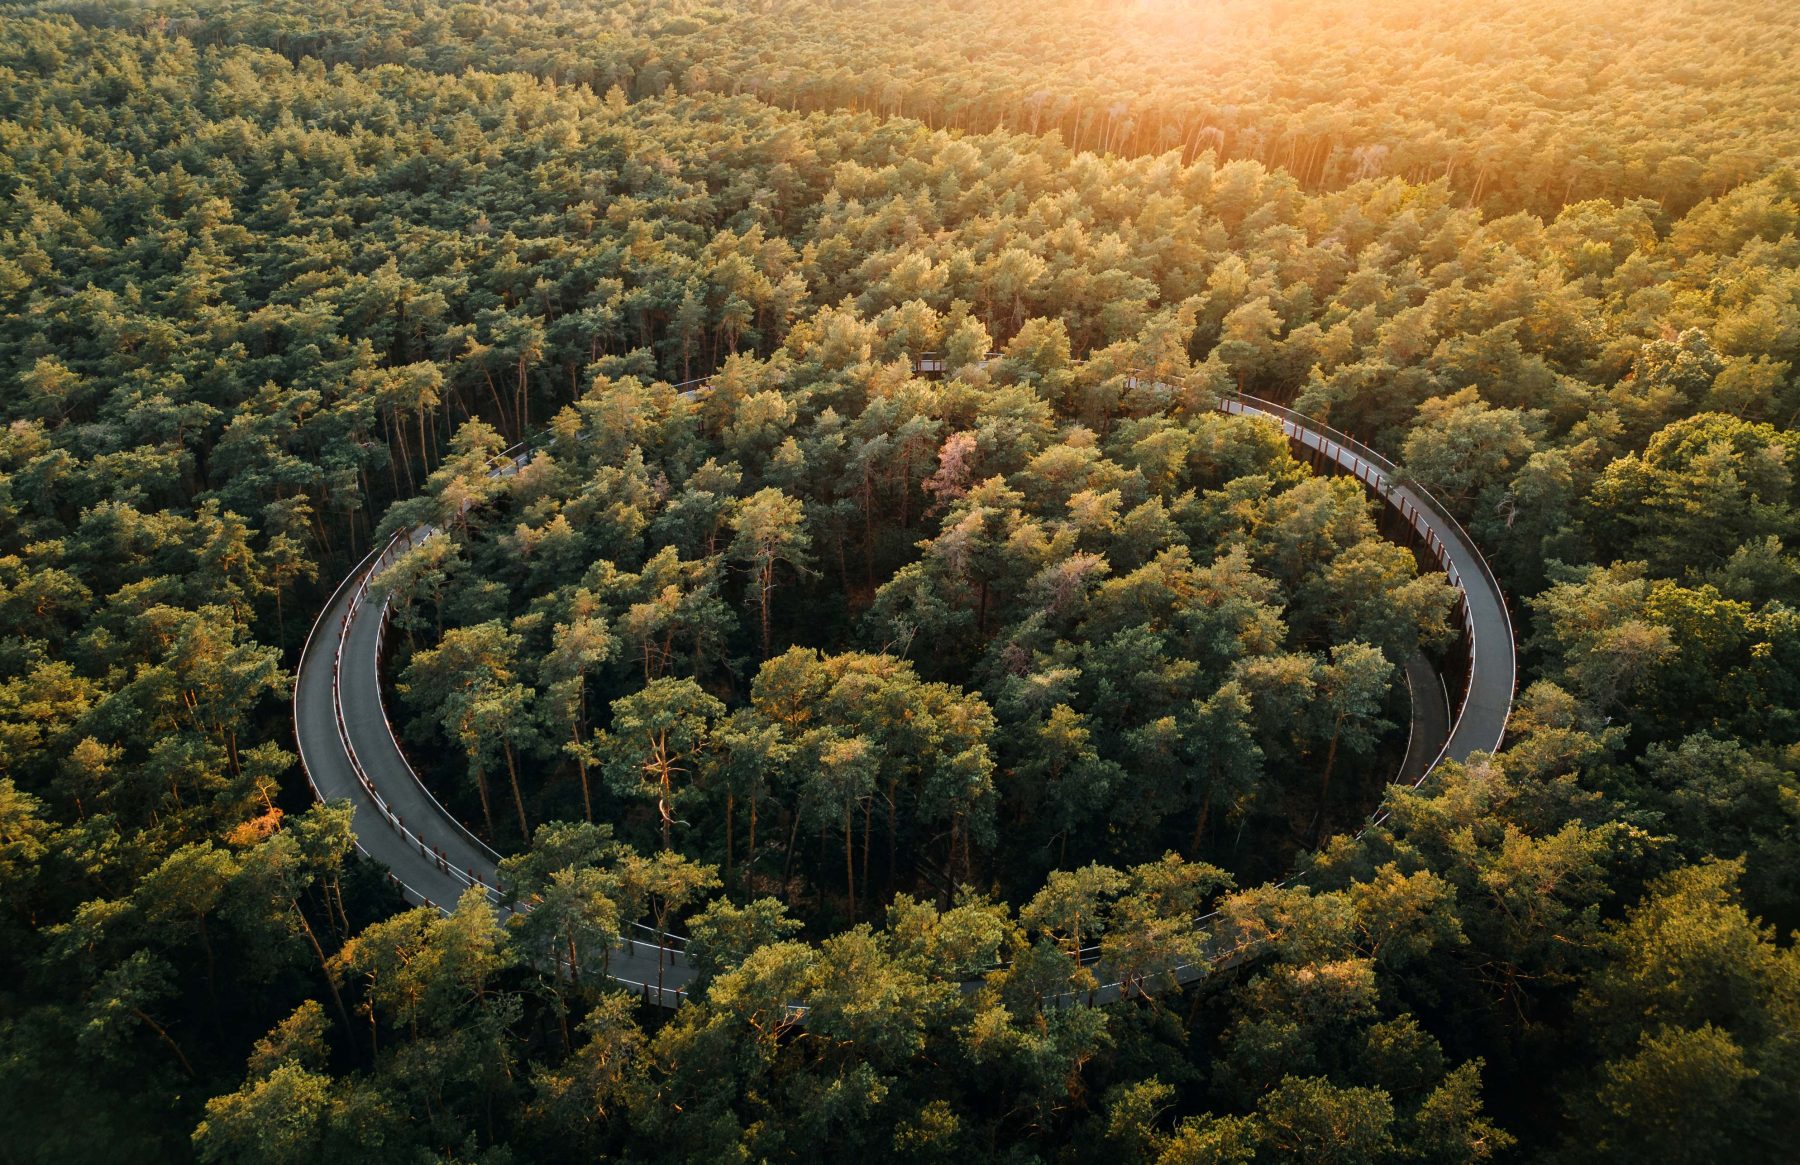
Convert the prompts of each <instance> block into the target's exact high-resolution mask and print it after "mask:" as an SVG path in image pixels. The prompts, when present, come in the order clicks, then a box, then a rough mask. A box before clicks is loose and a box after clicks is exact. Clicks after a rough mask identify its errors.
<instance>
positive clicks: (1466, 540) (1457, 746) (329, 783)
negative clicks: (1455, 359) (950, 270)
mask: <svg viewBox="0 0 1800 1165" xmlns="http://www.w3.org/2000/svg"><path fill="white" fill-rule="evenodd" d="M943 364H944V362H943V361H942V360H941V359H935V361H934V358H932V357H926V358H924V359H921V360H920V361H918V362H917V364H916V365H915V367H916V369H917V371H919V372H921V373H935V372H941V371H943V370H944V367H943ZM708 387H709V386H708V384H707V383H706V382H705V381H700V382H695V383H693V384H690V385H678V386H677V388H678V389H679V390H680V395H681V396H682V397H683V398H684V399H687V400H694V399H696V398H697V397H698V396H700V395H701V394H703V393H704V392H706V391H707V389H708ZM1218 408H1219V410H1220V411H1222V412H1225V413H1229V414H1232V415H1235V416H1243V417H1250V418H1255V419H1258V420H1262V421H1266V422H1268V423H1270V424H1274V425H1277V426H1279V427H1280V429H1281V431H1282V432H1283V433H1284V434H1285V435H1286V436H1287V438H1288V440H1289V442H1290V443H1291V444H1292V446H1293V447H1294V449H1295V450H1296V451H1297V452H1298V453H1299V454H1301V455H1302V456H1304V457H1306V458H1307V459H1308V460H1310V461H1311V462H1312V463H1313V464H1314V465H1315V466H1317V467H1318V468H1321V469H1324V470H1328V471H1332V472H1338V473H1345V474H1349V475H1351V476H1353V477H1355V478H1356V479H1357V480H1358V481H1359V482H1361V483H1362V484H1363V486H1364V487H1365V488H1366V489H1367V490H1368V491H1369V492H1370V493H1371V494H1372V495H1373V496H1375V497H1376V498H1379V499H1380V500H1381V501H1382V502H1383V503H1384V504H1385V506H1386V507H1387V517H1388V521H1387V527H1388V528H1389V529H1390V530H1391V531H1397V532H1398V533H1397V537H1398V538H1399V539H1402V540H1404V541H1405V542H1406V543H1407V544H1408V545H1410V546H1413V547H1414V548H1416V549H1417V550H1418V551H1420V552H1421V553H1422V554H1424V555H1425V556H1427V557H1428V559H1429V560H1430V561H1432V562H1435V563H1436V565H1437V566H1438V568H1439V569H1441V570H1443V572H1444V574H1445V575H1446V576H1447V577H1448V579H1449V581H1450V584H1451V585H1452V586H1453V587H1454V588H1455V590H1456V595H1457V603H1456V615H1457V620H1458V623H1459V627H1460V630H1461V637H1460V655H1461V662H1462V664H1463V665H1464V666H1462V667H1457V668H1453V669H1452V670H1453V671H1454V673H1455V674H1454V675H1453V677H1451V681H1450V682H1451V683H1453V684H1454V689H1455V690H1454V693H1446V694H1447V695H1450V697H1451V698H1450V699H1448V700H1444V701H1442V702H1437V701H1433V699H1432V696H1431V693H1430V692H1429V691H1426V692H1423V693H1422V692H1421V688H1422V687H1433V688H1434V687H1436V686H1437V682H1438V681H1437V680H1436V678H1435V675H1434V674H1433V673H1432V672H1431V669H1429V668H1428V667H1422V665H1419V664H1417V663H1416V662H1413V661H1409V664H1408V668H1407V680H1408V685H1409V687H1410V688H1411V689H1412V691H1413V696H1414V707H1415V715H1414V724H1413V729H1414V732H1413V745H1412V747H1410V748H1409V750H1408V757H1407V759H1406V761H1404V762H1403V764H1402V769H1401V777H1402V779H1409V778H1410V780H1409V783H1412V784H1418V783H1420V782H1422V781H1423V780H1424V779H1425V778H1426V777H1427V776H1429V775H1430V773H1431V772H1432V771H1433V770H1434V769H1436V767H1437V766H1438V765H1439V764H1441V763H1443V762H1444V761H1446V760H1450V761H1461V760H1463V759H1464V758H1466V757H1467V756H1469V755H1470V754H1471V753H1474V752H1477V751H1487V752H1492V751H1494V750H1496V749H1498V748H1499V746H1500V743H1501V741H1502V739H1503V737H1504V736H1505V734H1506V723H1507V719H1508V717H1509V716H1510V715H1511V711H1512V701H1513V692H1514V684H1515V679H1516V670H1517V661H1516V650H1515V644H1514V639H1513V628H1512V620H1511V617H1510V615H1509V614H1508V612H1507V608H1506V599H1505V596H1504V595H1503V594H1502V593H1501V590H1500V585H1499V583H1498V581H1496V579H1495V578H1494V574H1493V571H1492V570H1491V569H1490V568H1489V566H1488V563H1487V561H1486V559H1484V558H1483V557H1482V555H1481V553H1480V551H1479V550H1478V549H1477V548H1476V545H1475V543H1474V540H1473V539H1471V538H1470V537H1469V536H1468V534H1467V532H1466V531H1464V530H1463V528H1462V526H1461V525H1460V524H1459V523H1458V522H1457V521H1456V519H1455V518H1454V517H1453V516H1451V514H1450V512H1449V511H1448V510H1447V509H1446V508H1445V507H1443V506H1442V505H1441V504H1439V503H1438V502H1437V500H1436V499H1434V498H1433V497H1432V496H1431V495H1430V494H1429V493H1427V492H1426V491H1425V490H1424V489H1422V488H1420V487H1418V486H1416V485H1412V484H1409V483H1406V482H1404V481H1403V480H1401V475H1400V473H1399V471H1398V470H1397V468H1396V467H1395V466H1394V464H1393V463H1392V462H1390V461H1389V460H1388V459H1387V458H1385V457H1383V456H1382V455H1381V454H1379V453H1377V452H1375V451H1374V450H1372V449H1370V448H1368V447H1367V446H1365V445H1363V444H1362V443H1361V442H1359V441H1357V440H1355V439H1354V438H1352V437H1349V436H1347V435H1345V434H1343V433H1339V432H1337V431H1336V430H1334V429H1332V428H1331V427H1330V426H1328V425H1325V424H1322V423H1320V422H1318V421H1315V420H1312V419H1310V418H1307V417H1304V416H1302V415H1300V414H1298V413H1295V412H1293V411H1292V410H1290V409H1288V408H1286V407H1284V406H1282V405H1279V404H1275V403H1273V402H1270V401H1265V400H1261V399H1258V398H1256V397H1252V396H1246V395H1242V394H1234V395H1232V396H1229V397H1227V398H1225V399H1223V400H1221V401H1220V402H1219V403H1218ZM529 456H530V450H529V449H528V448H527V447H526V446H524V445H519V446H515V447H514V448H513V449H510V450H508V451H507V452H506V453H505V454H502V455H501V456H500V457H499V458H496V460H495V465H494V468H493V470H492V472H493V473H494V474H495V475H496V476H505V475H509V474H512V473H515V472H517V471H518V469H519V468H520V467H521V466H522V465H524V464H525V462H526V461H527V460H528V458H529ZM430 533H432V531H431V530H430V529H429V528H425V527H421V528H418V529H414V530H409V531H401V532H399V533H396V534H395V535H394V536H393V537H392V538H391V539H390V540H389V541H388V542H387V543H386V544H384V545H383V546H382V547H381V548H380V549H378V550H375V551H373V552H371V553H370V554H369V555H368V556H367V557H366V558H364V559H363V560H362V561H361V562H360V563H358V564H357V566H356V568H355V569H354V570H352V571H351V572H350V574H349V575H348V576H347V577H346V578H345V579H344V580H343V582H341V583H340V584H339V585H338V588H337V590H336V591H335V592H334V593H333V594H332V596H331V599H330V601H329V602H327V603H326V604H325V609H324V610H323V611H322V612H320V614H319V618H318V620H317V622H315V624H314V625H313V628H312V631H311V633H310V634H309V635H308V636H307V640H306V645H305V647H304V648H303V649H302V652H301V657H300V665H299V668H298V671H297V673H296V676H295V681H294V733H295V737H296V740H297V741H298V744H299V749H300V759H301V763H302V766H303V767H304V769H305V771H306V775H307V780H308V782H309V783H310V784H311V786H312V789H313V792H314V794H315V795H316V796H318V797H319V798H320V799H321V800H340V799H342V800H347V801H349V802H350V804H351V806H352V809H353V813H354V816H353V821H352V828H353V830H354V832H355V836H356V845H357V848H358V849H359V850H360V851H361V852H362V853H363V854H365V855H366V856H368V857H370V858H373V859H374V860H376V861H378V862H380V863H382V864H383V865H385V866H386V867H387V868H388V870H389V872H390V877H391V878H392V879H393V881H394V882H395V884H396V885H397V886H398V887H399V888H400V890H401V892H402V893H403V894H404V895H405V896H406V898H407V899H408V900H410V901H412V902H414V903H418V904H420V905H426V906H432V907H436V908H438V909H441V910H445V911H448V910H450V909H451V908H453V907H454V905H455V903H456V902H457V900H458V899H459V898H461V897H462V895H463V894H464V893H465V892H466V891H467V890H469V889H470V888H471V887H479V888H481V889H482V890H483V891H484V892H485V893H486V894H487V896H488V898H489V900H490V901H491V902H493V903H494V904H495V906H496V907H497V908H499V909H501V910H502V911H505V910H507V909H508V908H507V907H506V905H505V904H504V903H503V902H502V899H501V895H500V892H499V890H498V889H497V869H498V865H499V861H500V858H499V855H498V854H496V853H495V852H494V851H493V850H492V849H491V848H489V847H488V846H487V845H486V844H484V843H483V842H482V841H481V840H480V839H479V838H477V837H475V836H474V835H473V834H472V833H470V832H469V831H468V830H467V829H466V828H465V827H464V826H463V825H462V823H461V822H460V821H458V820H457V819H456V817H455V816H454V815H453V814H452V813H450V812H449V811H448V810H447V809H445V808H444V806H443V805H441V804H439V802H438V800H437V798H436V797H434V796H433V795H432V793H431V791H430V790H429V789H428V788H427V787H426V786H425V783H424V782H423V781H421V780H420V779H419V776H418V774H417V773H416V772H414V771H413V768H412V765H411V764H410V763H409V762H408V761H407V758H406V754H405V752H404V751H403V750H402V749H401V747H400V743H399V740H398V738H397V737H396V735H395V732H394V727H393V724H392V723H391V722H390V721H389V719H388V716H387V711H386V708H385V707H384V704H383V696H382V689H381V654H382V648H383V646H384V643H385V640H386V634H387V625H388V616H389V604H388V597H387V595H386V594H385V592H382V591H381V589H380V588H378V587H377V586H375V583H376V580H377V579H378V578H379V577H380V575H381V573H382V572H383V571H384V570H385V569H387V568H388V567H389V566H391V565H392V564H393V563H394V562H395V560H396V559H397V558H398V557H399V556H400V555H402V554H404V553H405V552H406V551H407V550H409V549H411V548H412V547H413V546H414V545H416V544H417V543H418V542H420V541H422V540H423V539H424V537H426V536H427V535H429V534H430ZM1434 703H1435V704H1436V711H1435V714H1433V713H1430V712H1427V711H1426V709H1429V708H1431V707H1432V705H1433V704H1434ZM1446 704H1447V705H1448V709H1446V707H1445V705H1446ZM1446 712H1447V719H1448V724H1447V727H1446V726H1445V725H1444V723H1443V721H1444V719H1445V718H1446ZM1434 719H1436V720H1437V721H1438V724H1437V727H1436V728H1435V730H1434V728H1433V726H1432V723H1431V722H1432V721H1433V720H1434ZM1435 739H1441V740H1442V745H1441V747H1439V748H1437V749H1436V750H1435V753H1433V752H1432V751H1431V750H1430V749H1429V746H1428V745H1427V746H1426V747H1425V748H1421V747H1420V742H1421V741H1426V742H1429V741H1431V740H1435ZM1427 757H1429V759H1428V760H1427V759H1426V758H1427ZM1415 773H1416V777H1415V775H1414V774H1415ZM1377 820H1379V818H1377ZM1206 924H1207V919H1199V920H1197V921H1196V925H1199V926H1205V925H1206ZM684 945H685V940H683V939H681V938H679V937H676V936H668V935H664V936H658V935H657V934H656V933H655V932H653V931H651V930H650V929H649V928H647V927H644V926H642V925H641V924H634V927H633V929H632V932H631V934H630V936H629V937H628V938H626V939H625V940H624V941H622V942H621V944H620V945H619V946H618V947H617V948H616V949H615V950H614V951H612V952H611V955H610V958H609V961H608V967H607V974H608V975H609V977H611V978H612V979H614V980H615V981H617V982H618V983H620V984H621V985H623V986H625V987H627V988H630V989H631V990H633V991H636V992H638V993H640V994H641V995H642V997H643V998H644V999H645V1001H647V1002H656V1003H660V1004H662V1005H664V1006H668V1007H674V1006H676V1005H678V1004H679V1003H680V1001H681V999H682V998H683V997H684V996H685V994H686V987H687V985H688V984H689V983H690V982H691V981H692V979H693V977H694V968H693V966H692V964H691V963H690V962H689V961H688V959H687V957H686V955H685V954H684V953H683V950H682V948H683V946H684ZM1240 955H1241V952H1237V951H1236V950H1235V949H1233V948H1228V947H1227V946H1226V945H1225V944H1223V943H1221V944H1220V945H1219V946H1218V947H1216V948H1215V949H1214V950H1213V952H1212V953H1211V955H1210V956H1209V957H1208V958H1207V959H1203V960H1201V961H1200V962H1199V963H1196V964H1193V965H1186V964H1184V965H1181V966H1176V967H1171V968H1167V969H1166V970H1165V972H1163V974H1164V975H1166V976H1167V977H1169V978H1172V979H1174V980H1176V981H1178V982H1188V981H1191V980H1193V979H1196V978H1199V977H1200V976H1201V975H1202V974H1204V973H1206V971H1207V970H1209V969H1216V968H1219V967H1222V966H1225V965H1228V964H1229V963H1230V962H1232V961H1234V960H1235V959H1236V958H1238V957H1240ZM1083 958H1084V962H1098V948H1089V949H1087V950H1084V951H1083ZM1097 970H1098V971H1099V972H1100V974H1099V976H1098V977H1099V979H1100V983H1101V985H1100V986H1099V988H1098V989H1097V990H1094V991H1089V992H1082V993H1080V994H1079V995H1076V994H1074V993H1071V994H1069V995H1065V996H1062V997H1060V998H1059V999H1057V1000H1053V1001H1052V1002H1053V1003H1058V1004H1072V1003H1083V1002H1085V1003H1102V1002H1107V1001H1110V1000H1114V999H1118V998H1120V997H1121V996H1122V995H1124V994H1126V985H1125V984H1123V983H1121V982H1118V981H1116V980H1111V979H1110V978H1109V977H1108V976H1106V975H1105V973H1104V968H1103V967H1100V968H1097Z"/></svg>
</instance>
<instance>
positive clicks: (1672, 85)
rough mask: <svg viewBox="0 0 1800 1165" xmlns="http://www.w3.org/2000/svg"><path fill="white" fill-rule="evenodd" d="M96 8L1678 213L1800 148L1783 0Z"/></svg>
mask: <svg viewBox="0 0 1800 1165" xmlns="http://www.w3.org/2000/svg"><path fill="white" fill-rule="evenodd" d="M44 7H45V8H46V9H48V10H53V11H54V10H62V11H68V12H71V13H74V14H76V15H77V16H78V17H79V18H80V19H81V20H82V21H84V22H87V23H105V24H112V25H116V26H122V27H132V28H144V27H159V28H163V29H166V30H167V31H171V32H175V33H178V34H179V35H182V36H184V37H187V38H190V39H192V40H194V41H195V42H196V43H201V44H206V43H222V44H255V45H261V46H263V47H265V48H270V49H273V50H275V51H277V52H279V53H282V54H283V55H285V56H288V57H289V58H290V59H292V60H295V61H298V60H300V59H302V58H304V57H309V56H310V57H314V58H317V59H318V60H320V61H323V62H325V63H326V64H336V63H346V64H352V65H356V66H358V67H363V68H366V67H370V66H374V65H378V64H404V65H406V66H408V67H410V68H415V69H423V70H428V71H432V72H440V73H447V74H450V75H456V74H459V73H461V72H463V71H465V70H469V69H484V70H485V69H502V70H508V71H514V70H516V71H519V72H525V73H530V74H531V75H533V76H536V77H539V78H541V79H545V80H553V81H556V82H558V83H560V84H577V85H584V86H587V87H589V88H591V89H593V90H594V91H595V92H597V93H604V92H606V91H607V90H608V89H609V88H611V87H613V86H618V87H619V88H620V90H621V91H622V92H623V93H624V94H625V95H626V96H627V97H630V98H641V97H665V96H673V95H675V94H677V93H689V94H695V93H720V94H750V95H752V96H755V97H757V98H758V99H760V100H763V101H767V102H769V103H771V104H774V105H778V106H782V107H785V108H790V109H801V110H827V111H830V110H839V109H850V110H866V111H870V112H874V113H878V114H881V115H882V116H901V117H910V118H917V119H919V120H920V121H922V122H924V123H925V124H926V125H928V126H930V127H933V128H948V129H962V130H972V131H983V132H985V131H988V130H994V129H1006V130H1014V131H1019V132H1024V133H1030V134H1039V133H1047V134H1051V135H1054V136H1057V137H1058V138H1060V140H1062V141H1063V142H1065V143H1066V144H1068V145H1070V146H1072V147H1075V148H1078V149H1084V150H1095V151H1104V152H1113V153H1119V154H1123V155H1157V154H1162V153H1165V152H1168V151H1170V150H1176V151H1179V152H1180V153H1181V156H1182V157H1183V159H1184V160H1192V159H1193V158H1195V157H1198V156H1199V155H1200V154H1202V153H1205V152H1212V153H1214V154H1215V155H1216V156H1218V157H1219V158H1221V159H1222V160H1231V159H1237V158H1244V159H1252V160H1255V161H1259V162H1262V163H1263V164H1264V165H1267V166H1272V167H1274V166H1279V167H1280V168H1282V169H1283V170H1285V171H1286V172H1288V173H1290V174H1292V175H1294V177H1295V178H1296V179H1298V180H1299V181H1300V182H1301V183H1303V184H1305V185H1307V186H1309V187H1327V188H1337V187H1341V186H1344V185H1348V184H1350V183H1353V182H1356V181H1359V180H1362V179H1365V178H1372V177H1387V176H1395V177H1401V178H1405V179H1407V180H1408V181H1411V182H1430V181H1434V180H1438V179H1443V180H1445V181H1448V182H1450V183H1451V184H1452V185H1453V186H1454V187H1455V188H1456V189H1457V190H1458V191H1459V192H1461V193H1463V194H1466V195H1467V196H1469V197H1470V198H1471V200H1472V201H1474V202H1475V203H1476V204H1478V205H1482V206H1485V207H1487V208H1489V209H1491V210H1494V211H1498V212H1504V211H1510V210H1517V209H1521V208H1528V209H1531V210H1534V211H1536V212H1538V213H1540V214H1543V215H1546V216H1551V215H1554V214H1555V213H1556V211H1557V210H1558V209H1559V208H1560V207H1562V206H1564V205H1568V204H1570V203H1574V202H1579V201H1583V200H1585V199H1589V198H1606V199H1612V200H1618V199H1627V198H1636V197H1647V198H1651V199H1654V200H1656V201H1657V202H1658V203H1659V204H1660V205H1661V206H1663V207H1664V208H1665V209H1668V210H1672V211H1675V212H1676V213H1679V212H1681V211H1683V210H1686V209H1688V208H1689V207H1691V206H1692V205H1693V204H1694V203H1696V202H1698V201H1699V200H1701V199H1702V198H1705V197H1708V196H1713V195H1718V194H1722V193H1724V192H1725V191H1727V190H1729V189H1731V188H1732V187H1734V186H1737V185H1739V184H1741V183H1743V182H1745V181H1747V180H1750V179H1752V178H1755V177H1758V176H1761V175H1763V174H1766V173H1768V172H1769V171H1770V170H1771V169H1773V168H1775V167H1777V166H1779V165H1781V164H1782V163H1783V162H1784V161H1791V160H1792V159H1793V158H1794V157H1795V155H1796V153H1797V152H1800V128H1797V127H1796V125H1795V122H1794V119H1793V117H1792V116H1791V115H1790V114H1789V107H1790V106H1791V105H1792V100H1793V95H1792V92H1791V90H1790V89H1789V88H1788V80H1789V71H1790V70H1791V67H1792V60H1793V57H1794V54H1795V53H1796V51H1800V26H1797V25H1796V22H1795V21H1793V20H1792V19H1791V13H1790V12H1789V10H1788V7H1787V6H1786V5H1785V4H1783V3H1781V2H1780V0H1649V2H1647V3H1640V4H1619V3H1609V2H1605V0H1591V2H1588V3H1580V4H1577V3H1573V2H1571V0H1520V2H1517V3H1510V4H1505V5H1493V4H1487V3H1482V2H1481V0H1451V2H1449V3H1444V2H1441V0H1383V2H1382V3H1380V4H1375V5H1371V4H1368V3H1365V2H1362V0H1280V2H1278V3H1267V2H1265V0H1206V2H1204V3H1189V2H1187V0H1048V2H1046V0H986V2H983V3H979V4H968V3H959V2H957V0H927V2H924V3H911V4H906V5H904V6H896V5H892V4H887V3H883V2H882V0H830V2H827V0H722V2H719V3H709V2H704V0H611V2H601V0H594V2H587V3H584V2H582V0H535V2H531V0H513V2H509V3H492V4H466V3H445V2H444V0H418V2H415V3H405V4H401V3H374V4H366V3H359V4H347V3H341V2H338V0H327V2H326V3H324V4H316V3H294V2H293V0H270V2H266V3H244V2H240V3H235V4H222V3H200V4H195V3H192V2H191V0H151V2H150V3H134V4H129V5H125V4H117V5H115V4H106V3H93V2H91V0H89V2H80V3H69V2H64V3H59V4H53V5H46V6H44Z"/></svg>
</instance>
